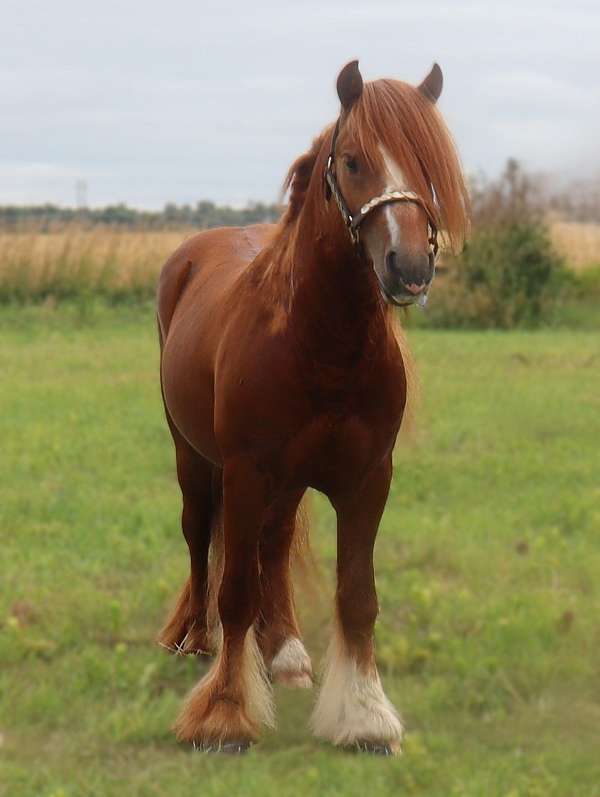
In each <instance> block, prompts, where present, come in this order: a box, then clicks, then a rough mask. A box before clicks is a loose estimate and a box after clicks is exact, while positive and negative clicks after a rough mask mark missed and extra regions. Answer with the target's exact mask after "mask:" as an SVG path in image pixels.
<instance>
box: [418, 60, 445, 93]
mask: <svg viewBox="0 0 600 797" xmlns="http://www.w3.org/2000/svg"><path fill="white" fill-rule="evenodd" d="M443 87H444V76H443V74H442V70H441V69H440V66H439V64H434V65H433V66H432V67H431V72H430V73H429V74H428V75H427V77H426V78H425V80H424V81H423V82H422V83H421V84H420V85H419V86H418V89H419V91H420V92H421V94H424V95H425V96H426V97H427V99H428V100H431V102H437V100H438V99H439V96H440V94H441V93H442V89H443Z"/></svg>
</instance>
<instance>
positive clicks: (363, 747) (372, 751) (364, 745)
mask: <svg viewBox="0 0 600 797" xmlns="http://www.w3.org/2000/svg"><path fill="white" fill-rule="evenodd" d="M350 749H352V750H354V751H355V752H357V753H369V755H382V756H392V755H396V754H397V753H399V752H400V746H399V745H398V744H392V743H391V742H373V741H371V740H370V739H360V740H357V741H356V742H355V743H354V746H353V747H352V748H350Z"/></svg>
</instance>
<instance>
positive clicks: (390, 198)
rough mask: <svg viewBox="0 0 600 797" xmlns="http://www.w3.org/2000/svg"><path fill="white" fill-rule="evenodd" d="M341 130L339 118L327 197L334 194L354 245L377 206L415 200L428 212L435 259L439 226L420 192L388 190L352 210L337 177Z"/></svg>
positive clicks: (329, 161) (329, 158)
mask: <svg viewBox="0 0 600 797" xmlns="http://www.w3.org/2000/svg"><path fill="white" fill-rule="evenodd" d="M339 131H340V120H339V119H338V120H337V122H336V124H335V128H334V130H333V135H332V137H331V147H330V149H329V155H328V156H327V165H326V166H325V175H324V177H325V199H326V200H327V201H329V199H330V198H331V196H332V195H333V198H334V199H335V203H336V205H337V206H338V208H339V211H340V213H341V215H342V219H343V220H344V224H345V225H346V228H347V229H348V233H349V235H350V239H351V241H352V243H353V244H354V246H358V245H359V243H360V234H359V228H360V225H361V224H362V223H363V221H364V220H365V218H366V217H367V216H368V215H369V213H371V211H373V210H375V208H378V207H379V206H380V205H387V204H390V203H392V202H414V203H416V204H417V205H420V206H421V207H422V208H423V210H424V211H425V213H426V214H427V227H428V230H427V232H428V235H427V242H428V244H429V255H430V257H433V259H434V260H435V258H436V256H437V253H438V241H437V227H436V225H435V223H434V221H433V219H432V218H431V215H430V213H429V211H428V209H427V205H426V204H425V202H424V201H423V199H422V198H421V197H420V196H419V195H418V194H415V192H414V191H401V190H393V191H386V192H384V193H383V194H379V196H375V197H373V198H372V199H369V201H368V202H365V204H364V205H363V206H362V207H361V209H360V210H359V211H358V213H357V214H356V215H353V214H352V213H351V212H350V208H349V207H348V205H347V203H346V200H345V199H344V195H343V194H342V192H341V189H340V187H339V185H338V182H337V180H336V177H335V144H336V141H337V137H338V133H339Z"/></svg>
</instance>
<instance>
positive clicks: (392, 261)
mask: <svg viewBox="0 0 600 797" xmlns="http://www.w3.org/2000/svg"><path fill="white" fill-rule="evenodd" d="M385 264H386V266H387V267H388V269H389V271H391V272H392V273H394V272H395V271H396V270H397V268H398V258H397V257H396V251H395V250H394V249H390V251H389V252H388V253H387V255H386V256H385Z"/></svg>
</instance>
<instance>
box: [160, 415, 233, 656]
mask: <svg viewBox="0 0 600 797" xmlns="http://www.w3.org/2000/svg"><path fill="white" fill-rule="evenodd" d="M169 426H170V428H171V432H172V434H173V440H174V442H175V449H176V458H177V478H178V481H179V486H180V488H181V493H182V498H183V511H182V515H181V525H182V529H183V534H184V537H185V539H186V542H187V544H188V548H189V552H190V577H189V578H188V580H187V581H186V583H185V584H184V586H183V589H182V590H181V592H180V594H179V598H178V600H177V603H176V605H175V608H174V609H173V611H172V613H171V615H170V617H169V618H168V620H167V622H166V623H165V625H164V627H163V629H162V631H161V632H160V634H159V637H158V641H159V643H160V644H161V645H163V646H164V647H166V648H168V649H169V650H172V651H174V652H180V653H207V652H211V647H212V645H211V642H212V640H211V638H210V633H209V632H210V629H208V628H207V603H208V551H209V546H210V540H211V532H212V529H213V526H214V524H215V520H216V515H217V513H218V512H219V505H218V504H219V500H218V495H215V490H214V489H213V479H214V478H215V468H214V466H213V465H212V464H211V463H209V462H207V461H206V460H205V459H204V458H203V457H202V456H200V454H198V453H197V452H196V451H195V450H194V449H193V448H192V447H191V446H190V445H189V444H188V443H187V441H186V440H184V438H183V437H182V436H181V435H180V434H179V432H178V431H177V429H176V428H175V427H174V426H173V424H172V423H171V422H170V419H169ZM216 475H217V476H218V477H219V481H220V472H219V473H218V474H216ZM215 481H216V479H215Z"/></svg>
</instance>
